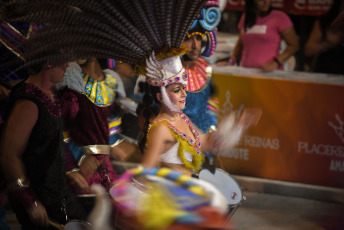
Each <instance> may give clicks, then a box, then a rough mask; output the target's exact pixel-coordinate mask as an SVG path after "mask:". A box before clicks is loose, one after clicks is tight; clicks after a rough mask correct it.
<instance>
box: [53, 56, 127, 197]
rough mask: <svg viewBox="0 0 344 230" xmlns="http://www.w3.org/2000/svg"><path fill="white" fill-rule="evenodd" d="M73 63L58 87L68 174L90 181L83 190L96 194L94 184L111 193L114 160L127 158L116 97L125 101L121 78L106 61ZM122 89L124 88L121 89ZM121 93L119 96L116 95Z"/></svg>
mask: <svg viewBox="0 0 344 230" xmlns="http://www.w3.org/2000/svg"><path fill="white" fill-rule="evenodd" d="M78 63H79V64H77V63H76V62H73V63H69V65H70V66H69V67H68V68H67V71H66V73H65V78H64V81H63V82H62V83H61V84H58V89H59V98H60V100H61V104H62V114H63V118H64V120H65V124H66V125H65V130H66V131H67V132H68V138H67V139H68V140H67V145H66V161H67V173H68V174H69V175H70V176H72V177H75V178H76V180H77V179H78V178H82V177H84V178H86V180H87V184H84V187H83V190H79V187H76V190H75V192H76V193H77V194H85V193H86V194H88V193H93V192H92V191H90V190H89V186H91V185H92V184H101V185H102V186H103V187H104V188H105V189H106V190H107V191H108V190H109V189H110V187H111V186H112V182H113V181H114V180H115V178H116V172H115V170H114V168H113V166H112V164H111V161H110V157H113V158H114V159H116V160H118V161H123V160H125V159H126V157H127V156H126V153H125V151H124V150H123V149H122V148H120V145H121V143H122V139H121V138H120V137H119V135H118V134H119V132H120V127H121V116H120V108H119V106H118V105H117V104H116V100H115V99H116V96H118V97H121V98H125V91H124V88H123V86H122V85H121V84H119V83H120V79H119V76H118V75H117V74H116V73H115V72H113V71H112V70H109V69H107V60H106V59H97V58H88V59H86V60H78ZM119 86H121V87H119ZM116 94H117V95H116Z"/></svg>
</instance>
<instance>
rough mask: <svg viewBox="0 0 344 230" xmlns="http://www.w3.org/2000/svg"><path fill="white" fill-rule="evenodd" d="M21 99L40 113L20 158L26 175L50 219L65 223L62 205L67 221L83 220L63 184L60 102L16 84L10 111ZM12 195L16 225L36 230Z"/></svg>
mask: <svg viewBox="0 0 344 230" xmlns="http://www.w3.org/2000/svg"><path fill="white" fill-rule="evenodd" d="M55 98H56V97H55ZM23 99H24V100H29V101H32V102H33V103H35V104H36V105H37V107H38V113H39V118H38V120H37V122H36V124H35V126H34V127H33V129H32V132H31V135H30V139H29V141H28V143H27V146H26V148H25V150H24V152H23V155H22V159H23V163H24V165H25V174H26V175H27V178H28V179H29V180H30V183H31V185H32V187H33V189H34V192H35V194H36V196H37V198H38V200H39V201H40V202H41V203H42V204H43V205H44V207H45V208H46V210H47V213H48V216H49V218H51V219H52V220H55V221H57V222H59V223H64V222H65V221H66V215H65V213H64V211H63V205H64V204H65V205H66V208H67V214H68V217H69V218H72V219H83V217H82V210H81V209H80V208H79V207H78V206H76V205H77V203H76V199H75V197H74V195H73V192H72V191H70V190H69V188H68V187H67V186H66V184H65V157H64V143H63V135H62V126H63V125H62V124H63V121H62V119H61V107H60V103H59V101H58V100H55V102H52V101H51V100H50V99H49V98H48V96H46V94H44V93H43V92H42V91H41V90H40V89H39V88H38V87H36V86H35V85H33V84H27V83H19V84H18V85H17V86H15V88H14V89H13V90H12V92H11V95H10V108H12V107H13V106H14V104H15V103H16V102H18V101H19V100H23ZM9 111H10V110H9ZM42 134H44V135H42ZM12 195H13V194H12V193H9V194H8V196H9V200H10V202H11V206H12V208H13V210H14V211H15V213H16V215H17V218H18V220H19V222H20V223H21V224H22V225H23V226H25V227H29V226H31V228H30V229H36V227H37V226H32V223H31V221H30V219H29V216H28V215H27V212H26V211H25V209H24V208H23V207H22V206H21V204H19V203H18V200H17V199H16V198H14V197H12Z"/></svg>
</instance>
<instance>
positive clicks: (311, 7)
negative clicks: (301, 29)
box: [290, 0, 333, 15]
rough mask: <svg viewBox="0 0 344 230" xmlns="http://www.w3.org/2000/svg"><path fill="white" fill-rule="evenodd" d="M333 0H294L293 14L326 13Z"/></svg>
mask: <svg viewBox="0 0 344 230" xmlns="http://www.w3.org/2000/svg"><path fill="white" fill-rule="evenodd" d="M332 3H333V0H293V3H292V6H291V12H290V13H291V14H297V15H321V14H324V13H326V12H327V11H328V10H329V9H330V7H331V5H332Z"/></svg>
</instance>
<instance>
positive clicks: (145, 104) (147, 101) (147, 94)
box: [136, 82, 161, 153]
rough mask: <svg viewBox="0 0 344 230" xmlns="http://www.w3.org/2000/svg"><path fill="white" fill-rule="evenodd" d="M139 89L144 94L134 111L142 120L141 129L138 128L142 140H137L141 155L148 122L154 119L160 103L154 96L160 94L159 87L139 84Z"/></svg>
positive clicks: (145, 139)
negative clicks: (140, 130)
mask: <svg viewBox="0 0 344 230" xmlns="http://www.w3.org/2000/svg"><path fill="white" fill-rule="evenodd" d="M139 88H140V91H141V92H144V94H143V98H142V102H141V103H140V104H139V105H138V107H137V109H136V114H137V116H138V117H139V120H140V118H141V119H144V124H143V127H140V128H141V129H142V132H143V136H142V138H141V139H140V140H139V144H138V145H139V149H140V151H141V153H143V151H144V149H145V145H146V141H147V132H148V127H149V124H150V121H151V119H152V118H154V117H156V116H157V115H158V114H159V111H160V105H161V103H160V102H159V101H158V99H157V97H156V95H157V94H158V93H160V87H157V86H152V85H149V84H148V83H147V82H140V84H139Z"/></svg>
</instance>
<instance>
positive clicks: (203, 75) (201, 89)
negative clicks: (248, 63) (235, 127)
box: [183, 57, 217, 133]
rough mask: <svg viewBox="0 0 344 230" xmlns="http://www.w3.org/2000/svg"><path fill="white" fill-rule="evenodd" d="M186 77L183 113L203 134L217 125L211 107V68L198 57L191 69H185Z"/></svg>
mask: <svg viewBox="0 0 344 230" xmlns="http://www.w3.org/2000/svg"><path fill="white" fill-rule="evenodd" d="M185 72H186V73H187V75H188V85H187V87H186V90H187V99H186V105H185V109H184V110H183V112H184V113H185V114H186V115H188V116H189V118H190V119H191V121H192V122H193V123H194V124H195V125H196V126H197V127H198V128H200V129H201V130H202V131H203V132H205V133H206V132H208V131H209V128H210V126H212V125H213V126H216V125H217V118H216V113H215V112H214V110H215V109H214V107H216V106H212V103H213V100H214V99H212V98H211V95H212V92H211V91H212V89H211V87H212V85H211V84H212V83H211V67H210V66H209V64H208V63H207V62H206V61H204V59H203V58H202V57H199V58H198V59H197V60H196V61H195V63H194V66H193V67H192V68H185Z"/></svg>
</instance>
